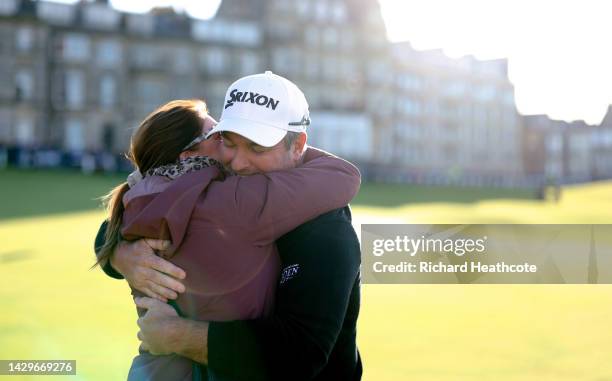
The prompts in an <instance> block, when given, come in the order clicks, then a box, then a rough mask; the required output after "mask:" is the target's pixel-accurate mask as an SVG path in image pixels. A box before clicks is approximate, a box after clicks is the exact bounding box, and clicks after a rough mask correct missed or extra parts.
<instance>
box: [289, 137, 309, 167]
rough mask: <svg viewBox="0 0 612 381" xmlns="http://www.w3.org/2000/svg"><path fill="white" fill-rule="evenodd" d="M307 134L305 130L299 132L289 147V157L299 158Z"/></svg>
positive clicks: (303, 148) (304, 146)
mask: <svg viewBox="0 0 612 381" xmlns="http://www.w3.org/2000/svg"><path fill="white" fill-rule="evenodd" d="M307 140H308V135H307V134H306V133H305V132H300V134H299V135H298V137H297V139H295V140H294V142H293V146H292V147H291V157H292V158H293V160H296V161H297V160H299V159H300V158H301V157H302V154H303V153H304V150H305V149H306V141H307Z"/></svg>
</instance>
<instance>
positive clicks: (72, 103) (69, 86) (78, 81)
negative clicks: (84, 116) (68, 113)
mask: <svg viewBox="0 0 612 381" xmlns="http://www.w3.org/2000/svg"><path fill="white" fill-rule="evenodd" d="M65 88H66V106H67V107H68V108H69V109H71V110H77V109H80V108H82V107H83V106H84V105H85V78H84V76H83V73H82V72H81V71H78V70H69V71H67V72H66V87H65Z"/></svg>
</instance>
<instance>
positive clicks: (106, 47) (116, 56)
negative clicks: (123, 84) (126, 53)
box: [96, 40, 122, 67]
mask: <svg viewBox="0 0 612 381" xmlns="http://www.w3.org/2000/svg"><path fill="white" fill-rule="evenodd" d="M121 60H122V51H121V45H120V44H119V42H118V41H114V40H104V41H101V42H100V43H99V44H98V50H97V54H96V61H97V64H98V65H100V66H101V67H116V66H118V65H119V64H120V63H121Z"/></svg>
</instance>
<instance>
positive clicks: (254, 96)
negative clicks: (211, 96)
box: [223, 89, 279, 110]
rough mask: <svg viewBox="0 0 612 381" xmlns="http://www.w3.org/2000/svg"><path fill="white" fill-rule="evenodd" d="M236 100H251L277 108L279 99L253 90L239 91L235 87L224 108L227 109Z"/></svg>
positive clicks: (259, 104) (260, 104) (257, 103)
mask: <svg viewBox="0 0 612 381" xmlns="http://www.w3.org/2000/svg"><path fill="white" fill-rule="evenodd" d="M235 102H251V103H253V104H256V105H258V106H265V107H266V108H271V109H272V110H276V106H278V103H279V101H277V100H275V99H274V98H272V97H268V96H265V95H263V94H258V93H254V92H252V91H245V92H242V91H238V89H234V90H232V91H231V92H230V99H227V100H226V103H225V107H224V108H223V109H227V108H229V107H232V106H233V105H234V103H235Z"/></svg>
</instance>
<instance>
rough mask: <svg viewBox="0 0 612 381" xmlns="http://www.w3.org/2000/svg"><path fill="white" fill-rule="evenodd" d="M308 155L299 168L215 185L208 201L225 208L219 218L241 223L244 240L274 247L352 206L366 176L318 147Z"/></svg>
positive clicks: (237, 178) (230, 180)
mask: <svg viewBox="0 0 612 381" xmlns="http://www.w3.org/2000/svg"><path fill="white" fill-rule="evenodd" d="M306 157H307V160H306V161H305V162H304V163H303V164H302V165H301V166H299V167H297V168H292V169H289V170H282V171H274V172H268V173H266V174H258V175H253V176H246V177H243V176H233V177H230V178H228V179H226V180H225V181H224V182H222V183H216V184H212V185H211V186H210V187H209V189H208V191H207V201H208V202H213V203H216V204H217V205H218V208H223V210H224V211H223V212H220V213H216V215H219V216H223V217H222V218H224V219H225V222H226V223H227V224H229V225H233V226H236V225H238V226H239V227H240V230H241V231H242V238H243V239H247V240H250V241H252V242H253V243H254V244H255V245H267V244H271V243H272V242H274V241H275V240H276V239H278V238H279V237H280V236H282V235H284V234H285V233H287V232H289V231H291V230H293V229H294V228H296V227H297V226H299V225H301V224H303V223H304V222H306V221H309V220H311V219H313V218H314V217H316V216H318V215H321V214H323V213H325V212H328V211H331V210H334V209H337V208H341V207H343V206H345V205H347V204H348V203H349V202H350V201H351V200H352V199H353V197H355V195H356V194H357V192H358V191H359V186H360V183H361V176H360V173H359V170H358V169H357V168H356V167H355V166H354V165H353V164H351V163H349V162H348V161H346V160H343V159H341V158H339V157H336V156H333V155H331V154H328V153H326V152H324V151H320V150H316V149H313V148H309V149H308V151H307V153H306ZM213 200H215V201H213Z"/></svg>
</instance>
